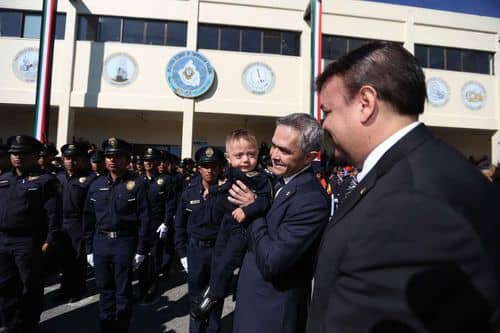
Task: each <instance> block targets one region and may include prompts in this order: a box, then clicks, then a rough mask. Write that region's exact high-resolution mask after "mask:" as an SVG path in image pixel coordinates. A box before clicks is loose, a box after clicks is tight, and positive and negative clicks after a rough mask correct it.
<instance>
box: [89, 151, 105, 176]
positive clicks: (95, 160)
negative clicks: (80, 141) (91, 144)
mask: <svg viewBox="0 0 500 333" xmlns="http://www.w3.org/2000/svg"><path fill="white" fill-rule="evenodd" d="M90 167H91V169H92V171H93V172H94V173H95V174H96V175H97V176H101V175H104V174H105V173H106V167H105V166H104V154H103V152H102V150H95V151H93V152H91V153H90Z"/></svg>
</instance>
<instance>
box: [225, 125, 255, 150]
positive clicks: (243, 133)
mask: <svg viewBox="0 0 500 333" xmlns="http://www.w3.org/2000/svg"><path fill="white" fill-rule="evenodd" d="M242 139H243V140H246V141H248V142H250V143H251V144H253V145H254V146H255V149H258V148H259V147H258V145H257V138H256V137H255V135H254V134H252V133H251V132H250V131H249V130H247V129H244V128H238V129H235V130H233V131H231V132H230V133H229V134H228V135H227V136H226V151H228V150H229V145H230V144H231V142H234V141H239V140H242Z"/></svg>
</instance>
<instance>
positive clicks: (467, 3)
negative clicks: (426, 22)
mask: <svg viewBox="0 0 500 333" xmlns="http://www.w3.org/2000/svg"><path fill="white" fill-rule="evenodd" d="M369 1H375V2H385V3H392V4H397V5H405V6H414V7H423V8H431V9H438V10H447V11H452V12H459V13H467V14H474V15H481V16H491V17H498V18H500V0H369Z"/></svg>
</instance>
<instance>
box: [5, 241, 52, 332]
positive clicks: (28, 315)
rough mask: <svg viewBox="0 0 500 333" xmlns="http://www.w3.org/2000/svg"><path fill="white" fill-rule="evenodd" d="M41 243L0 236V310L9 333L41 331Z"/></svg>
mask: <svg viewBox="0 0 500 333" xmlns="http://www.w3.org/2000/svg"><path fill="white" fill-rule="evenodd" d="M41 247H42V242H41V241H40V240H35V239H34V238H33V237H26V236H22V237H20V236H15V237H14V236H7V235H5V234H2V233H0V308H1V312H2V317H3V320H4V325H5V326H7V327H8V329H9V332H22V333H30V332H38V322H39V320H40V313H41V312H42V301H43V285H42V267H41V266H42V263H41Z"/></svg>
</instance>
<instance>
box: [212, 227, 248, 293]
mask: <svg viewBox="0 0 500 333" xmlns="http://www.w3.org/2000/svg"><path fill="white" fill-rule="evenodd" d="M231 220H232V219H224V220H223V221H224V223H223V224H222V225H221V229H220V230H219V234H218V235H217V241H216V242H215V247H214V255H213V259H212V274H211V275H210V295H212V296H214V297H217V298H224V297H225V296H226V295H228V294H229V292H230V289H231V283H232V280H233V272H234V270H235V269H236V268H238V267H241V263H242V262H243V257H244V256H245V253H246V250H247V242H248V237H247V230H246V225H241V224H236V223H231Z"/></svg>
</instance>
